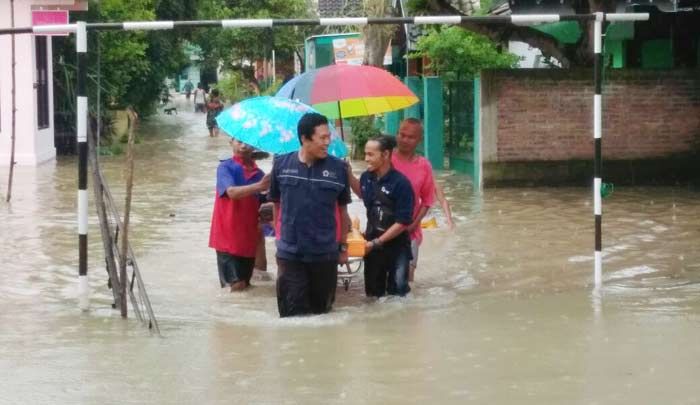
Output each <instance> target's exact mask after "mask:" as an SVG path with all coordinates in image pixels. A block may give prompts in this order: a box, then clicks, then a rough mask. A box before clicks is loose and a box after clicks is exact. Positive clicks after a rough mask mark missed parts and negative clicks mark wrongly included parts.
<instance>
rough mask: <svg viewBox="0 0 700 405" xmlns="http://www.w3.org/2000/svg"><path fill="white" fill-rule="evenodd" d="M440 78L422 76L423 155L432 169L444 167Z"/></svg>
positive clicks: (443, 131) (443, 121) (443, 130)
mask: <svg viewBox="0 0 700 405" xmlns="http://www.w3.org/2000/svg"><path fill="white" fill-rule="evenodd" d="M442 92H443V90H442V79H440V78H439V77H437V76H431V77H424V78H423V105H424V116H425V118H424V120H423V144H424V145H425V157H426V158H427V159H428V160H429V161H430V164H432V165H433V169H438V170H440V169H443V168H444V167H445V142H444V133H445V128H444V127H445V114H444V112H443V97H442Z"/></svg>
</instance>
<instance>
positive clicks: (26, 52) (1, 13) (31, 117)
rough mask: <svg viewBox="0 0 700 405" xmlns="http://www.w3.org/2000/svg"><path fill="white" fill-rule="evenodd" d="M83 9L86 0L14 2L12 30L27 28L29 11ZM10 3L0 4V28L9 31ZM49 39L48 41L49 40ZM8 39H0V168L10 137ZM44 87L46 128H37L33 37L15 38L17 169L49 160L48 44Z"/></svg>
mask: <svg viewBox="0 0 700 405" xmlns="http://www.w3.org/2000/svg"><path fill="white" fill-rule="evenodd" d="M57 6H58V7H61V8H64V9H87V1H86V0H15V27H29V26H31V10H32V9H40V8H41V7H46V8H47V9H55V8H57ZM10 26H11V20H10V1H9V0H0V27H3V28H4V27H10ZM49 39H50V38H49ZM11 40H12V39H11V36H8V35H2V36H0V166H8V165H9V164H10V151H11V134H12V92H11V89H12V57H11ZM47 52H48V60H49V66H48V79H49V81H48V85H49V127H48V128H46V129H42V130H39V129H38V128H37V111H36V99H37V91H36V89H35V88H34V83H35V82H36V69H35V52H34V36H33V35H31V34H21V35H16V36H15V59H16V63H17V64H16V69H15V70H16V79H15V80H16V82H15V86H16V109H17V115H16V132H15V134H16V135H15V136H16V144H15V161H16V162H17V164H18V165H23V166H35V165H38V164H40V163H42V162H46V161H50V160H53V159H54V158H55V156H56V148H55V147H54V125H53V80H52V78H53V67H52V66H51V63H50V62H51V59H52V47H51V40H49V41H47Z"/></svg>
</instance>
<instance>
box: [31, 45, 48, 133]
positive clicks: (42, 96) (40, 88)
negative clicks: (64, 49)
mask: <svg viewBox="0 0 700 405" xmlns="http://www.w3.org/2000/svg"><path fill="white" fill-rule="evenodd" d="M34 41H35V46H34V49H35V51H36V113H37V123H38V126H39V129H44V128H48V127H49V77H48V76H49V71H48V52H47V49H46V48H47V45H46V42H47V37H43V36H37V37H34Z"/></svg>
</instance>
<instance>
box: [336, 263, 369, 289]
mask: <svg viewBox="0 0 700 405" xmlns="http://www.w3.org/2000/svg"><path fill="white" fill-rule="evenodd" d="M363 264H364V262H363V260H362V258H361V257H349V258H348V262H347V264H341V265H338V283H339V284H342V286H343V288H345V291H347V290H348V289H349V288H350V284H352V280H354V279H355V278H356V277H357V276H358V274H360V271H361V270H362V266H363Z"/></svg>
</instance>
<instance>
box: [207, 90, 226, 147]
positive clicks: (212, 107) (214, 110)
mask: <svg viewBox="0 0 700 405" xmlns="http://www.w3.org/2000/svg"><path fill="white" fill-rule="evenodd" d="M223 109H224V104H223V103H222V102H221V99H220V94H219V90H217V89H214V90H212V91H211V95H210V97H209V102H208V103H207V105H206V111H207V128H209V136H210V137H212V138H213V137H215V136H217V135H219V126H218V125H217V124H216V116H217V115H219V113H220V112H221V111H222V110H223Z"/></svg>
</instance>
